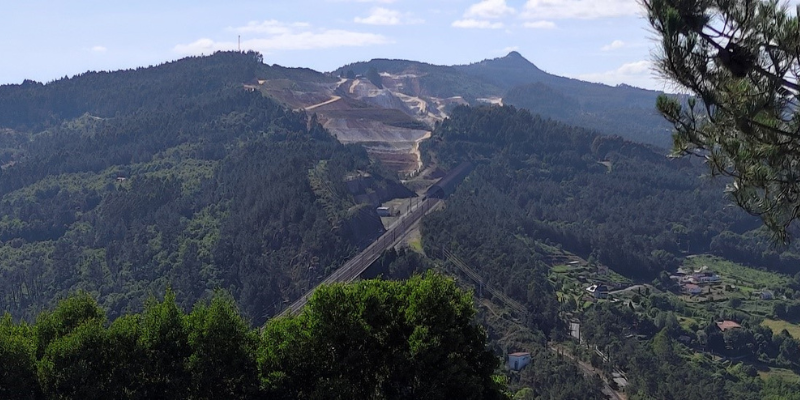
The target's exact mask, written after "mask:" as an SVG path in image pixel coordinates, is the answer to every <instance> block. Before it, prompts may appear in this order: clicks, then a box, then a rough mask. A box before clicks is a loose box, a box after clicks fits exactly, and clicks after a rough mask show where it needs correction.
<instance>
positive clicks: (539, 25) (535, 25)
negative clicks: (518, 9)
mask: <svg viewBox="0 0 800 400" xmlns="http://www.w3.org/2000/svg"><path fill="white" fill-rule="evenodd" d="M522 26H524V27H526V28H528V29H554V28H555V27H556V24H555V22H552V21H529V22H526V23H524V24H522Z"/></svg>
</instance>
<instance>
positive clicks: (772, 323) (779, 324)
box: [761, 319, 800, 338]
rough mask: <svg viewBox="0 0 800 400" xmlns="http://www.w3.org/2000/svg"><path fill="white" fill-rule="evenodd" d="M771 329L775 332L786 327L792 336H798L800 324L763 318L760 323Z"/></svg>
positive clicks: (799, 334) (799, 335)
mask: <svg viewBox="0 0 800 400" xmlns="http://www.w3.org/2000/svg"><path fill="white" fill-rule="evenodd" d="M761 325H764V326H766V327H768V328H769V329H772V332H773V333H775V334H778V333H780V332H781V331H782V330H784V329H786V331H787V332H789V334H790V335H792V337H793V338H800V326H798V325H797V324H793V323H791V322H787V321H782V320H775V319H765V320H764V322H762V323H761Z"/></svg>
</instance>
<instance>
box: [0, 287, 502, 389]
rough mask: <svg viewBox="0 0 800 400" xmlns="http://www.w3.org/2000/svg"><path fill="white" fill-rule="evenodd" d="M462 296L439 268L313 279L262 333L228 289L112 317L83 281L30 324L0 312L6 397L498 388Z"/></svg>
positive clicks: (1, 384) (171, 298) (170, 298)
mask: <svg viewBox="0 0 800 400" xmlns="http://www.w3.org/2000/svg"><path fill="white" fill-rule="evenodd" d="M474 312H475V311H474V309H473V306H472V299H471V297H470V296H469V294H467V293H464V292H462V291H460V290H459V289H457V288H456V287H455V285H454V283H453V282H452V281H451V280H448V279H446V278H444V277H442V276H439V275H435V274H428V275H426V276H425V277H421V276H417V277H415V278H412V279H410V280H409V281H407V282H404V283H399V282H389V281H363V282H361V283H359V284H356V285H351V286H328V287H325V288H322V289H321V290H319V291H317V292H316V293H315V294H314V296H313V297H312V298H311V299H310V301H309V304H308V306H307V308H306V309H305V310H304V312H303V313H302V314H300V315H299V316H297V317H291V318H279V319H276V320H273V321H270V323H269V324H268V325H267V326H266V327H265V329H264V331H263V334H259V333H257V332H256V331H255V330H253V329H252V328H251V327H250V324H249V322H248V321H247V320H246V319H245V318H244V317H243V316H242V315H241V314H240V313H239V311H238V310H237V308H236V306H235V304H234V301H233V299H232V298H230V297H229V296H226V295H224V294H222V293H217V294H216V295H215V296H214V297H213V299H212V300H210V301H209V302H201V303H198V304H197V305H195V306H194V309H193V310H192V312H191V313H189V314H185V313H184V312H183V311H182V310H181V308H180V307H179V306H178V304H177V303H176V301H175V295H174V294H173V293H172V292H171V291H168V292H167V294H166V296H165V298H164V300H163V301H161V302H158V301H156V300H154V299H150V300H149V301H148V302H147V305H146V307H145V309H144V311H143V312H142V313H134V314H127V315H125V316H123V317H121V318H117V319H116V320H115V321H113V322H112V323H110V324H109V323H108V322H107V321H106V316H105V313H104V312H103V310H102V309H101V308H100V306H99V305H98V304H97V303H96V302H95V301H94V300H93V299H92V297H91V296H89V295H88V294H86V293H82V294H78V295H75V296H72V297H69V298H67V299H65V300H64V301H62V302H60V303H59V304H58V306H57V307H56V308H55V309H54V310H53V311H50V312H44V313H42V314H41V315H39V317H38V318H37V321H36V323H35V324H31V325H29V324H26V323H24V322H23V323H19V324H15V323H14V322H12V320H11V317H10V316H9V315H8V314H6V316H5V317H4V318H3V319H2V320H0V371H3V373H2V374H0V395H2V397H3V398H14V399H110V398H113V399H152V398H169V399H220V398H236V399H255V398H265V397H266V398H277V399H319V398H326V399H353V398H373V399H405V398H415V399H418V398H443V397H446V396H447V395H451V394H458V395H459V396H460V398H465V399H504V398H507V397H506V395H505V393H504V388H503V385H502V384H501V381H500V380H498V379H495V378H494V376H493V374H494V371H495V368H496V367H497V365H498V360H497V359H496V358H495V356H494V355H493V354H492V353H491V352H489V351H488V350H487V349H486V335H485V333H484V332H483V329H482V328H481V327H479V326H477V325H475V323H474V322H473V318H472V317H473V315H474Z"/></svg>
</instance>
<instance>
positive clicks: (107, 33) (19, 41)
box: [0, 0, 668, 90]
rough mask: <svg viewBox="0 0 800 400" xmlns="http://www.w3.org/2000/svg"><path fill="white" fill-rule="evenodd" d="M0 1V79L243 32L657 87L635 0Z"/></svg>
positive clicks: (136, 57)
mask: <svg viewBox="0 0 800 400" xmlns="http://www.w3.org/2000/svg"><path fill="white" fill-rule="evenodd" d="M4 3H6V4H4V5H3V12H2V13H0V37H3V38H4V40H2V41H0V54H3V57H2V61H0V84H2V83H20V82H21V81H22V80H23V79H25V78H30V79H35V80H38V81H43V82H47V81H50V80H54V79H57V78H60V77H63V76H65V75H69V76H72V75H74V74H78V73H81V72H84V71H87V70H115V69H123V68H135V67H138V66H148V65H154V64H159V63H162V62H165V61H170V60H174V59H178V58H181V57H184V56H187V55H194V54H209V53H211V52H213V51H215V50H232V49H236V46H237V37H238V36H239V35H241V40H242V48H243V49H253V50H257V51H260V52H261V53H263V54H264V60H265V62H267V63H269V64H280V65H284V66H292V67H309V68H313V69H316V70H319V71H331V70H333V69H336V68H337V67H339V66H341V65H344V64H347V63H350V62H355V61H364V60H369V59H372V58H403V59H412V60H417V61H425V62H430V63H435V64H448V65H449V64H467V63H471V62H476V61H480V60H482V59H486V58H494V57H500V56H503V55H505V54H506V53H508V52H509V51H511V50H516V51H519V52H520V53H521V54H522V55H523V56H525V57H526V58H527V59H528V60H530V61H531V62H533V63H534V64H536V65H537V66H539V68H542V69H543V70H545V71H548V72H551V73H554V74H558V75H565V76H570V77H576V78H580V79H584V80H590V81H595V82H603V83H608V84H617V83H622V82H624V83H628V84H632V85H636V86H641V87H647V88H653V89H659V90H662V89H664V88H665V85H664V83H663V82H662V81H660V80H659V79H657V78H656V77H655V76H654V75H653V73H652V71H651V69H650V66H649V60H650V52H651V49H652V47H653V46H654V42H653V41H652V34H651V33H650V32H649V31H648V30H647V23H646V21H645V20H644V19H643V18H642V16H641V13H642V12H641V10H640V7H639V6H638V4H637V2H636V0H427V1H425V0H313V1H312V0H268V1H235V0H230V1H225V2H222V1H204V0H194V1H185V0H177V1H175V0H162V1H152V0H140V1H137V2H117V1H108V0H104V1H90V0H70V1H66V0H47V1H43V0H26V1H24V2H23V1H17V2H11V1H8V2H4ZM667 87H668V86H667Z"/></svg>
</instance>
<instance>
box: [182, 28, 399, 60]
mask: <svg viewBox="0 0 800 400" xmlns="http://www.w3.org/2000/svg"><path fill="white" fill-rule="evenodd" d="M231 29H232V30H234V31H237V32H241V33H254V34H260V35H258V37H255V38H248V39H244V40H242V49H243V50H256V51H260V52H262V53H269V52H270V51H274V50H311V49H329V48H335V47H361V46H372V45H380V44H387V43H391V40H389V39H388V38H386V37H385V36H383V35H378V34H374V33H364V32H353V31H346V30H341V29H313V28H312V27H311V25H309V24H305V23H282V22H278V21H264V22H263V23H249V24H247V25H245V26H243V27H239V28H231ZM237 45H238V44H237V43H236V42H225V41H216V40H213V39H209V38H202V39H198V40H196V41H194V42H192V43H188V44H178V45H176V46H175V47H173V49H172V50H173V51H174V52H176V53H179V54H201V53H205V54H207V53H213V52H215V51H218V50H235V49H236V48H237Z"/></svg>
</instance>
